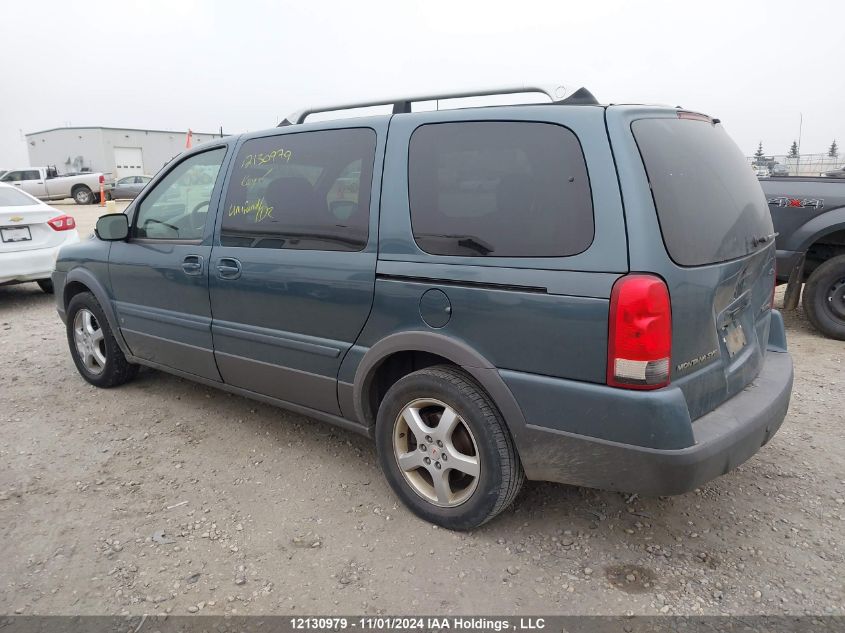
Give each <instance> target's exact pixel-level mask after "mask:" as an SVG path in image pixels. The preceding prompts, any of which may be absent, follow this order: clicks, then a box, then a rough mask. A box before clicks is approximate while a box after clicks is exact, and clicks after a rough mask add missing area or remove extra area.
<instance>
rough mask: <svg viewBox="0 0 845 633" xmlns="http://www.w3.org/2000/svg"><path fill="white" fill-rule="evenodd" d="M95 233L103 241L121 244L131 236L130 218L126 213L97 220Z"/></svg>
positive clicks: (105, 216)
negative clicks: (121, 241) (120, 242)
mask: <svg viewBox="0 0 845 633" xmlns="http://www.w3.org/2000/svg"><path fill="white" fill-rule="evenodd" d="M94 233H96V235H97V237H99V238H100V239H101V240H105V241H107V242H119V241H120V240H125V239H126V238H127V237H128V236H129V218H128V217H126V215H125V214H124V213H109V214H107V215H102V216H100V217H99V218H98V219H97V226H96V227H95V228H94Z"/></svg>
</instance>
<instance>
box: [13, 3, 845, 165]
mask: <svg viewBox="0 0 845 633" xmlns="http://www.w3.org/2000/svg"><path fill="white" fill-rule="evenodd" d="M0 12H2V15H0V59H2V60H3V64H2V68H3V70H2V75H0V86H2V89H0V167H7V168H8V167H13V166H22V165H27V164H28V158H27V153H26V144H25V142H24V140H23V138H22V133H26V132H33V131H38V130H42V129H46V128H52V127H60V126H63V125H74V126H84V125H91V126H100V125H102V126H114V127H132V128H154V129H173V130H186V129H187V128H189V127H190V128H192V129H193V130H195V131H199V132H212V131H216V130H218V129H219V128H220V126H221V125H222V126H223V129H224V132H227V133H236V132H242V131H247V130H257V129H262V128H268V127H272V126H274V125H275V124H276V123H278V121H279V120H280V119H281V118H283V117H284V116H285V115H286V114H288V113H289V112H290V111H292V110H296V109H298V108H301V107H303V106H304V105H308V104H312V103H322V102H327V101H328V102H338V101H350V100H360V99H365V98H370V97H378V96H384V95H386V96H393V95H396V94H406V93H407V94H419V93H421V92H431V91H442V90H459V89H465V88H467V87H478V86H484V85H503V84H514V83H524V82H538V81H539V82H544V83H564V84H567V83H569V82H571V81H573V80H575V81H577V82H579V83H583V84H584V85H586V86H587V87H589V88H590V89H591V90H592V92H593V93H594V94H595V95H596V97H598V99H599V100H600V101H602V102H605V103H611V102H616V103H623V102H646V103H664V104H670V105H678V104H680V105H682V106H683V107H685V108H689V109H693V110H698V111H702V112H706V113H708V114H711V115H713V116H716V117H719V118H721V119H722V121H723V123H724V125H725V127H726V128H727V130H728V132H729V133H730V134H731V135H732V136H733V138H734V139H735V140H736V141H737V143H738V144H739V145H740V147H741V148H742V150H743V151H744V152H745V153H746V154H750V153H752V152H753V151H754V150H755V149H756V146H757V142H758V141H760V140H762V141H763V147H764V150H765V151H766V152H767V153H779V154H781V153H786V151H787V150H788V149H789V145H790V144H791V143H792V140H793V139H795V138H797V136H798V123H799V113H803V115H804V126H803V139H802V153H804V154H806V153H812V152H822V151H826V150H827V148H828V146H829V145H830V142H831V140H832V139H833V138H836V139H837V140H838V142H839V144H840V146H841V147H843V149H845V76H843V71H842V68H843V65H842V63H843V58H845V46H843V25H845V3H843V2H796V1H795V0H793V1H791V2H778V1H771V0H770V1H767V2H745V1H742V0H734V1H732V2H721V1H711V2H682V1H674V2H645V1H643V2H606V1H602V0H597V1H593V2H563V1H557V2H534V1H531V0H509V1H507V2H498V1H494V0H471V1H463V0H451V1H439V0H426V1H422V2H415V1H410V0H393V1H391V2H368V1H367V0H340V1H336V2H319V1H315V0H311V1H307V0H306V1H304V2H303V1H301V0H300V1H297V2H274V1H268V0H249V1H240V2H203V1H200V0H168V1H158V0H140V1H136V0H109V1H108V2H106V1H94V2H84V3H83V2H69V1H67V0H62V1H53V0H38V1H37V2H16V3H4V4H3V7H2V9H0Z"/></svg>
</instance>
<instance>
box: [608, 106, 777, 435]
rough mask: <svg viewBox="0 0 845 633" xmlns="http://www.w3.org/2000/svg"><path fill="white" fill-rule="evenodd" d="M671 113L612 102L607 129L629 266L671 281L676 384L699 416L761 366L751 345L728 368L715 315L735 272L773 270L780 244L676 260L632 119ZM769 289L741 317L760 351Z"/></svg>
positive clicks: (725, 300)
mask: <svg viewBox="0 0 845 633" xmlns="http://www.w3.org/2000/svg"><path fill="white" fill-rule="evenodd" d="M667 116H676V115H675V114H674V113H673V111H672V110H671V109H669V108H665V107H663V108H659V107H647V106H618V107H610V108H608V109H607V128H608V133H609V135H610V139H611V143H612V145H613V152H614V156H615V158H616V164H617V170H618V174H619V181H620V184H621V187H622V195H623V197H624V199H625V217H626V225H627V228H628V244H629V255H630V262H631V271H632V272H638V271H643V272H649V273H654V274H658V275H660V276H661V277H662V278H663V279H664V280H665V281H666V284H667V286H668V287H669V294H670V297H671V300H672V355H671V361H670V362H671V383H672V385H673V386H677V387H680V388H681V389H682V390H683V392H684V396H685V398H686V400H687V406H688V408H689V414H690V417H691V418H692V419H693V420H695V419H696V418H698V417H700V416H702V415H704V414H705V413H707V412H709V411H711V410H713V409H714V408H715V407H716V406H718V405H719V404H720V403H722V402H724V401H725V400H726V399H727V398H728V397H730V396H732V395H735V394H736V393H738V392H739V391H741V390H742V389H743V388H744V387H745V386H746V385H747V384H748V383H749V382H750V381H751V380H753V378H754V377H755V376H756V375H757V374H758V373H759V371H760V368H761V367H762V364H763V355H762V353H761V350H760V349H754V348H753V346H749V347H748V349H746V351H745V353H744V354H743V355H742V356H741V357H737V358H736V359H735V360H734V361H732V363H731V364H730V366H729V367H728V368H727V369H725V368H724V367H723V365H722V362H721V358H722V355H723V354H724V350H723V346H724V343H723V341H722V340H721V339H720V337H719V329H718V327H717V324H716V320H717V314H718V313H719V312H721V310H722V309H724V308H726V307H727V306H728V304H729V303H730V302H731V300H732V295H731V294H730V293H729V292H728V289H731V288H733V285H734V281H735V280H736V279H737V278H738V276H740V275H745V274H748V275H750V276H752V277H754V278H756V277H757V276H759V275H770V276H772V277H773V276H774V267H775V263H774V255H775V249H774V245H773V244H770V245H769V246H768V247H767V248H763V249H761V250H760V251H758V252H757V253H755V254H754V256H753V257H750V258H749V259H744V260H737V261H734V262H730V263H720V264H713V265H702V266H692V267H689V266H679V265H678V264H676V263H675V262H674V261H672V259H671V258H670V256H669V254H668V253H667V250H666V246H665V244H664V243H663V237H662V235H663V234H662V232H661V230H660V224H659V221H658V216H657V211H656V209H655V206H654V200H653V198H652V194H651V189H650V186H649V180H648V175H647V173H646V170H645V167H644V165H643V161H642V158H641V156H640V152H639V148H638V146H637V144H636V142H635V140H634V136H633V134H632V132H631V123H632V122H633V121H635V120H637V119H642V118H648V117H667ZM770 288H771V286H768V287H766V288H755V289H754V293H753V296H752V298H751V299H750V302H751V304H752V305H753V306H754V318H753V320H750V321H749V322H748V323H746V324H744V327H745V328H746V333H747V334H748V335H749V336H756V337H757V340H758V341H759V342H760V346H759V347H760V348H762V351H765V349H766V346H767V342H768V338H769V326H770V314H771V312H770V311H769V310H768V302H769V298H770V296H771V295H770V293H771V290H770ZM764 306H765V307H766V309H763V308H764ZM698 360H700V361H701V362H697V361H698ZM687 361H692V362H693V365H691V366H687V367H679V366H680V365H683V364H684V363H685V362H687Z"/></svg>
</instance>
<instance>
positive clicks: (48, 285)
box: [38, 279, 53, 295]
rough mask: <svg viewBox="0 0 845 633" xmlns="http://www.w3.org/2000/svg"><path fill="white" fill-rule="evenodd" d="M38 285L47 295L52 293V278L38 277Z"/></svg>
mask: <svg viewBox="0 0 845 633" xmlns="http://www.w3.org/2000/svg"><path fill="white" fill-rule="evenodd" d="M38 287H39V288H41V290H43V291H44V292H46V293H47V294H48V295H51V294H53V280H52V279H39V280H38Z"/></svg>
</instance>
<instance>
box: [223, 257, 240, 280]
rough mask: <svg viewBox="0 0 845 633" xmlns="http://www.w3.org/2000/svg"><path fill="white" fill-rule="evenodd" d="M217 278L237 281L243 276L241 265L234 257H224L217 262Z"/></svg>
mask: <svg viewBox="0 0 845 633" xmlns="http://www.w3.org/2000/svg"><path fill="white" fill-rule="evenodd" d="M217 276H218V277H220V279H237V278H238V277H240V276H241V263H240V262H239V261H238V260H237V259H235V258H234V257H222V258H221V259H220V261H218V262H217Z"/></svg>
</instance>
